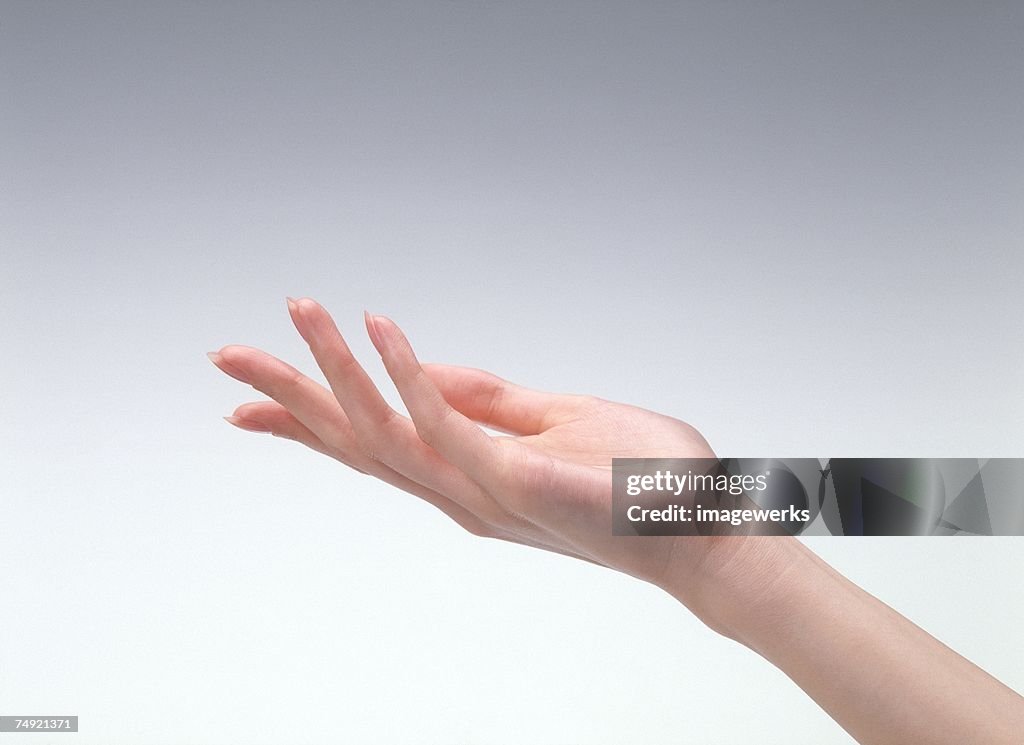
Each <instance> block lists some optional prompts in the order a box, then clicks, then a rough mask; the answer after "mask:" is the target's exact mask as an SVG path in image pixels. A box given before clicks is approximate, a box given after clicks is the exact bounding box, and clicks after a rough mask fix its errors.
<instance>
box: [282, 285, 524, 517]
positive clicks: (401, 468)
mask: <svg viewBox="0 0 1024 745" xmlns="http://www.w3.org/2000/svg"><path fill="white" fill-rule="evenodd" d="M288 309H289V312H290V313H291V316H292V320H293V322H294V323H295V328H296V329H297V330H298V332H299V333H300V334H301V335H302V337H303V338H304V339H305V340H306V342H307V343H308V344H309V348H310V350H311V351H312V353H313V356H314V357H315V358H316V361H317V364H318V365H319V366H320V369H321V370H323V373H324V376H325V377H326V378H327V381H328V383H329V384H330V386H331V390H332V391H333V393H334V395H335V398H336V399H337V401H338V403H339V404H340V405H341V407H342V409H343V410H344V412H345V415H346V416H347V418H348V421H349V422H350V424H351V426H352V430H353V432H354V433H355V436H356V438H357V439H358V441H359V442H360V443H361V446H362V448H363V450H364V452H365V453H367V455H368V457H369V458H370V459H372V460H379V461H381V462H382V463H384V464H386V465H387V466H389V467H390V468H392V469H393V470H395V471H397V472H398V473H400V474H402V475H403V476H405V477H406V478H409V479H412V480H413V481H416V482H418V483H420V484H423V485H424V486H426V487H428V488H430V489H432V490H434V491H436V492H439V493H441V494H444V495H446V496H448V497H449V498H451V499H453V500H455V501H456V502H458V503H459V504H461V505H462V506H463V507H465V508H466V509H468V510H470V511H471V512H474V513H476V514H477V515H480V517H481V518H482V519H484V520H486V521H488V522H492V523H493V522H496V521H498V520H500V519H502V518H503V517H507V515H504V514H503V512H502V510H501V509H500V507H499V506H498V505H496V504H495V503H494V502H493V500H491V499H490V498H489V497H488V496H487V495H486V494H485V493H484V492H483V490H482V489H480V486H479V484H475V483H473V481H471V479H470V478H468V477H467V475H466V474H465V473H463V472H462V471H461V470H460V469H459V468H458V464H453V463H451V462H449V461H448V460H446V459H445V458H444V457H442V456H443V454H439V453H438V451H437V450H435V449H434V448H432V447H430V445H429V444H428V443H426V442H424V440H423V439H422V438H421V437H420V436H419V435H418V434H417V428H416V427H415V426H414V424H413V422H412V421H410V420H409V419H408V418H406V417H404V416H402V415H401V414H399V413H398V412H397V411H395V410H394V409H392V408H391V406H389V405H388V403H387V401H385V400H384V397H383V396H381V394H380V391H379V390H377V386H376V385H375V384H374V382H373V381H372V380H371V379H370V376H369V375H367V374H366V371H365V370H364V369H363V368H362V366H361V365H360V364H359V362H358V361H357V360H356V359H355V357H354V356H353V355H352V351H351V350H350V349H349V347H348V344H347V343H346V342H345V339H344V338H343V337H342V335H341V332H340V331H338V327H337V325H336V324H335V323H334V319H332V318H331V316H330V314H329V313H328V312H327V311H326V310H325V309H324V308H323V306H321V305H320V304H319V303H317V302H316V301H314V300H311V299H310V298H302V299H299V300H291V299H289V302H288ZM481 434H482V433H481Z"/></svg>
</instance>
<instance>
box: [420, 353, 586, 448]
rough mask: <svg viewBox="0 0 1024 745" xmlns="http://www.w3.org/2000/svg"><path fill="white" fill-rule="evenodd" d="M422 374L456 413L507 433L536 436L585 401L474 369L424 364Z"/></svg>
mask: <svg viewBox="0 0 1024 745" xmlns="http://www.w3.org/2000/svg"><path fill="white" fill-rule="evenodd" d="M423 371H424V372H425V373H427V375H428V376H429V377H430V379H431V380H432V381H433V382H434V385H436V386H437V389H438V390H439V391H441V395H443V396H444V399H445V400H446V401H447V402H448V403H449V404H451V405H452V408H454V409H455V410H456V411H459V412H461V413H462V414H464V415H465V416H466V417H468V418H469V419H472V420H473V421H475V422H480V423H481V424H484V425H486V426H488V427H491V428H493V429H497V430H500V431H502V432H507V433H509V434H516V435H538V434H540V433H541V432H543V431H544V430H547V429H550V428H551V427H554V426H555V425H558V424H562V423H564V422H567V421H569V420H571V419H572V418H573V417H574V416H575V415H576V414H577V412H578V411H579V409H580V408H581V406H582V401H581V399H583V398H584V397H583V396H573V395H562V394H558V393H546V392H544V391H536V390H533V389H530V388H525V387H523V386H521V385H516V384H515V383H510V382H509V381H507V380H504V379H503V378H499V377H498V376H497V375H494V374H492V373H489V372H486V371H484V370H478V369H476V368H473V367H460V366H458V365H440V364H436V363H425V364H423Z"/></svg>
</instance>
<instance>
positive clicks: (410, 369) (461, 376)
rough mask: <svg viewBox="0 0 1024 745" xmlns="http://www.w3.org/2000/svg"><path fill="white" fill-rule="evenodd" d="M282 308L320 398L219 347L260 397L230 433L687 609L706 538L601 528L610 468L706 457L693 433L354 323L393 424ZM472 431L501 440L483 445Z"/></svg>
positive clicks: (317, 333) (327, 337)
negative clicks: (301, 343) (394, 403)
mask: <svg viewBox="0 0 1024 745" xmlns="http://www.w3.org/2000/svg"><path fill="white" fill-rule="evenodd" d="M288 309H289V312H290V314H291V317H292V321H293V322H294V324H295V327H296V329H298V331H299V333H300V334H301V335H302V337H303V339H305V340H306V342H307V343H308V344H309V347H310V349H311V350H312V352H313V356H314V357H315V358H316V361H317V364H318V365H319V366H320V369H321V370H322V371H323V374H324V375H325V376H326V378H327V381H328V382H329V384H330V390H328V389H326V388H324V387H323V386H321V385H320V384H318V383H316V382H315V381H313V380H311V379H310V378H308V377H306V376H305V375H303V374H302V373H301V372H299V371H298V370H296V369H295V368H293V367H291V366H290V365H287V364H285V363H284V362H282V361H280V360H278V359H276V358H274V357H272V356H270V355H268V354H266V353H265V352H262V351H260V350H258V349H253V348H251V347H243V346H236V345H232V346H227V347H224V348H223V349H221V350H220V351H219V352H216V353H212V354H211V355H210V357H211V359H212V360H213V362H214V364H216V365H217V366H218V367H219V368H220V369H221V370H223V371H224V372H226V373H227V374H228V375H231V376H232V377H235V378H237V379H238V380H241V381H242V382H245V383H249V384H251V385H252V386H253V387H254V388H256V389H257V390H259V391H262V392H263V393H265V394H266V395H268V396H270V398H272V399H273V401H265V402H255V403H247V404H243V405H241V406H239V407H238V409H236V411H235V412H234V414H233V416H231V417H228V418H227V419H228V421H229V422H231V423H232V424H234V425H236V426H238V427H240V428H242V429H245V430H250V431H258V432H271V433H273V434H275V435H278V436H281V437H287V438H289V439H293V440H297V441H299V442H302V443H303V444H305V445H307V446H308V447H311V448H313V449H314V450H317V451H319V452H322V453H324V454H326V455H329V456H331V457H333V458H336V459H337V460H339V461H341V462H343V463H345V464H347V465H349V466H351V467H352V468H355V469H357V470H359V471H362V472H364V473H366V474H369V475H371V476H374V477H376V478H379V479H381V480H383V481H386V482H388V483H389V484H392V485H394V486H397V487H398V488H400V489H404V490H405V491H407V492H409V493H411V494H414V495H416V496H417V497H420V498H422V499H425V500H426V501H428V502H430V503H431V504H433V505H434V506H436V507H438V508H439V509H441V510H443V511H444V512H445V513H446V514H448V515H449V516H450V517H451V518H452V519H453V520H455V521H456V522H457V523H458V524H459V525H461V526H462V527H464V528H465V529H466V530H468V531H469V532H471V533H473V534H475V535H479V536H487V537H492V538H500V539H502V540H507V541H513V542H516V543H522V544H525V545H528V546H534V547H537V548H543V549H547V550H550V551H555V552H557V553H561V554H567V555H569V556H574V557H577V558H581V559H585V560H587V561H591V562H595V563H598V564H602V565H605V566H608V567H611V568H614V569H618V570H621V571H623V572H626V573H628V574H631V575H633V576H636V577H639V578H641V579H644V580H647V581H650V582H653V583H655V584H658V585H661V586H663V587H666V589H670V591H671V592H673V594H676V595H677V596H678V597H680V599H682V600H683V601H684V602H686V603H687V604H688V605H690V606H691V607H692V608H694V610H698V607H699V605H700V593H699V592H698V590H699V589H700V588H699V587H698V582H697V579H698V578H699V576H701V575H699V574H698V572H697V570H698V569H699V568H701V567H702V566H703V565H704V563H705V561H706V560H707V558H708V555H709V554H710V553H711V548H712V546H713V545H715V543H714V541H713V539H705V538H701V537H686V538H677V537H671V536H664V537H643V538H639V537H624V536H619V537H615V536H613V535H612V524H611V489H612V483H611V462H612V458H627V457H633V458H655V457H680V458H681V457H693V458H701V457H714V453H713V452H712V451H711V448H710V447H709V446H708V444H707V442H706V441H705V440H704V438H703V437H701V435H700V434H699V433H698V432H697V431H696V430H695V429H694V428H693V427H691V426H690V425H688V424H686V423H684V422H681V421H679V420H677V419H672V418H670V417H666V416H662V415H660V414H656V413H653V412H650V411H646V410H644V409H639V408H636V407H634V406H626V405H623V404H617V403H612V402H610V401H604V400H602V399H599V398H595V397H593V396H581V395H560V394H553V393H543V392H540V391H535V390H530V389H528V388H523V387H521V386H518V385H515V384H513V383H509V382H508V381H505V380H502V379H501V378H499V377H497V376H495V375H492V374H490V373H486V372H483V371H481V370H476V369H472V368H466V367H455V366H450V365H429V364H428V365H421V364H420V362H419V361H418V360H417V358H416V355H415V354H414V353H413V350H412V347H411V346H410V344H409V342H408V340H407V339H406V338H405V335H404V334H403V333H402V331H401V330H400V329H399V328H398V326H396V325H395V323H394V322H392V321H391V320H389V319H387V318H384V317H383V316H371V315H369V314H367V315H366V317H365V323H366V329H367V332H368V334H369V336H370V339H371V341H372V342H373V345H374V347H376V349H377V351H378V352H379V353H380V355H381V358H382V359H383V361H384V366H385V368H386V369H387V372H388V374H389V375H390V376H391V379H392V380H393V381H394V383H395V386H396V387H397V389H398V392H399V394H400V395H401V397H402V400H403V401H404V402H405V405H406V408H407V409H408V411H409V417H406V416H404V415H402V414H400V413H398V412H397V411H395V410H394V409H392V408H391V407H390V406H389V405H388V404H387V402H386V401H385V400H384V398H383V397H382V396H381V394H380V392H379V391H378V390H377V387H376V386H375V385H374V384H373V382H372V381H371V380H370V378H369V376H368V375H367V374H366V372H365V371H364V370H363V368H362V367H361V366H360V364H359V363H358V362H357V361H356V359H355V358H354V357H353V356H352V353H351V352H350V351H349V347H348V345H347V344H346V343H345V340H344V339H343V338H342V336H341V333H340V332H339V331H338V328H337V326H336V325H335V324H334V321H333V320H332V319H331V316H330V315H329V314H328V313H327V311H326V310H324V308H323V307H321V306H320V305H319V304H318V303H316V302H315V301H313V300H310V299H301V300H291V299H289V301H288ZM481 424H482V425H486V426H487V427H489V428H491V429H493V430H497V431H501V432H504V433H507V434H506V435H499V436H492V435H489V434H488V433H487V432H486V431H485V430H484V429H482V428H481V427H480V425H481ZM669 584H671V588H669V587H668V585H669Z"/></svg>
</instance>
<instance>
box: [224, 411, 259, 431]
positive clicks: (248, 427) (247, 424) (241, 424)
mask: <svg viewBox="0 0 1024 745" xmlns="http://www.w3.org/2000/svg"><path fill="white" fill-rule="evenodd" d="M224 421H225V422H227V423H228V424H231V425H233V426H235V427H237V428H238V429H243V430H245V431H246V432H260V433H263V432H270V431H271V430H270V427H268V426H267V425H265V424H263V423H262V422H257V421H255V420H253V419H243V418H242V417H240V416H236V415H231V416H226V417H224Z"/></svg>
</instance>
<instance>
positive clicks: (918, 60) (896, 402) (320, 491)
mask: <svg viewBox="0 0 1024 745" xmlns="http://www.w3.org/2000/svg"><path fill="white" fill-rule="evenodd" d="M1022 48H1024V4H1021V3H1016V2H1014V3H1009V2H1007V3H986V2H980V3H976V2H970V3H968V2H964V3H899V4H892V3H873V4H864V3H820V2H806V3H780V2H771V3H769V2H758V3H753V2H751V3H737V2H723V3H689V4H667V3H664V4H663V3H641V4H637V3H617V4H607V3H568V2H561V3H543V2H537V3H522V2H515V3H511V2H510V3H498V2H486V3H485V2H435V3H429V4H428V3H404V4H394V3H380V2H374V3H370V2H365V3H347V4H346V3H327V2H323V3H294V2H289V3H285V2H281V3H276V4H270V3H225V2H222V3H202V2H176V3H164V4H155V3H148V4H147V3H128V2H124V3H95V2H94V3H72V2H68V3H41V2H21V3H12V2H3V3H0V189H2V200H0V293H2V294H0V311H2V317H3V323H2V325H0V350H2V360H3V361H2V363H0V376H2V377H0V389H2V393H0V401H2V422H3V427H2V428H0V500H2V504H0V506H2V516H3V517H2V523H0V598H2V605H0V709H2V711H0V713H4V714H78V715H80V716H81V729H82V732H81V733H80V734H79V735H71V736H68V735H65V736H62V737H61V738H52V739H54V740H55V741H58V742H67V741H68V740H69V739H70V738H74V739H75V741H77V742H79V743H101V742H102V743H136V742H150V743H172V742H174V743H180V742H248V743H269V742H280V741H284V740H287V741H289V742H297V743H303V742H311V743H312V742H325V741H328V740H332V741H342V742H363V743H402V742H419V743H453V742H460V743H522V742H533V743H551V744H555V743H621V742H634V741H643V742H646V743H676V742H684V741H686V742H713V743H736V742H746V741H751V740H756V741H759V742H768V743H787V744H788V743H797V742H805V743H811V742H813V743H824V742H827V743H843V742H849V741H850V739H849V738H848V737H847V736H846V735H845V734H844V733H842V731H841V730H839V728H838V727H837V726H836V725H834V724H833V723H832V722H831V720H830V719H829V718H828V717H827V716H826V715H825V714H824V713H822V712H821V711H820V710H818V708H817V707H816V706H815V705H814V704H813V703H812V702H811V701H810V700H809V699H807V698H806V697H805V696H804V695H803V694H802V693H801V692H800V691H799V689H797V688H796V687H795V686H794V685H793V684H792V683H791V682H790V681H789V680H788V679H787V678H786V677H785V676H784V675H782V674H781V673H779V672H778V671H776V670H774V669H773V668H771V667H770V666H769V665H768V664H767V663H765V662H763V661H762V660H761V659H760V658H758V657H756V656H755V655H754V654H752V653H750V652H748V651H747V650H745V649H743V648H741V647H739V646H738V645H736V644H733V643H731V642H728V641H726V640H725V639H722V638H720V637H717V636H715V635H714V634H712V633H711V632H710V631H708V630H706V629H705V628H704V627H703V626H702V625H701V624H700V622H698V621H696V620H695V619H694V618H693V617H692V616H690V615H689V614H688V613H687V612H686V610H685V609H684V608H682V607H681V606H678V605H677V604H675V603H674V602H673V601H672V600H671V599H670V598H669V597H668V596H667V595H664V594H662V593H660V592H659V591H657V590H655V589H654V588H651V587H649V586H645V585H642V584H640V583H638V582H636V581H634V580H632V579H629V578H627V577H624V576H620V575H616V574H614V573H612V572H610V571H602V570H600V569H597V568H595V567H592V566H589V565H585V564H583V563H579V562H573V561H570V560H567V559H564V558H562V557H559V556H554V555H546V554H542V553H539V552H536V551H532V550H528V549H523V548H520V547H516V546H510V545H505V544H499V543H497V542H493V541H482V540H480V539H474V538H472V537H471V536H469V535H468V534H464V533H463V532H461V531H460V529H458V528H457V527H456V526H455V525H454V524H453V523H450V522H448V521H447V519H446V518H444V517H443V516H442V515H441V514H440V513H436V512H434V511H433V510H432V508H430V507H429V506H427V505H425V504H422V503H419V502H417V501H416V500H415V499H414V498H412V497H409V496H407V495H405V494H403V493H401V492H397V491H394V490H392V489H391V488H388V487H385V486H383V485H380V484H377V483H375V482H373V481H369V480H367V479H365V478H362V477H360V476H359V475H358V474H354V473H353V472H351V471H349V470H348V469H346V468H344V467H342V466H341V465H339V464H336V463H333V462H331V461H328V460H327V459H325V458H323V457H321V456H318V455H316V454H314V453H311V452H308V451H305V450H303V449H302V448H301V447H300V446H298V445H295V444H293V443H290V442H284V441H278V440H275V439H272V438H266V437H260V436H255V435H246V434H245V433H241V432H238V431H235V430H233V429H232V428H231V427H229V426H228V425H227V424H225V423H224V422H223V421H221V419H220V416H222V415H225V414H229V413H230V412H231V410H232V409H233V407H234V406H235V404H236V403H239V402H241V401H244V400H247V399H248V398H249V397H251V396H247V389H246V388H244V387H243V386H240V385H239V384H237V383H235V382H234V381H231V380H229V379H227V378H226V377H224V376H223V375H222V374H221V373H219V372H218V371H216V370H215V369H214V368H213V367H212V366H211V365H210V364H209V362H208V361H207V360H206V358H205V357H204V352H206V351H207V350H209V349H216V348H218V347H220V346H221V345H223V344H226V343H230V342H240V343H250V344H254V345H258V346H262V347H264V348H266V349H267V350H268V351H271V352H273V353H276V354H279V355H280V356H282V357H284V358H285V359H287V360H290V361H292V362H296V363H298V364H300V365H302V366H304V367H305V368H307V369H311V368H312V365H311V364H310V360H309V355H308V351H307V350H306V349H305V348H304V346H303V344H302V343H301V340H299V339H298V337H297V335H296V334H295V333H294V331H293V330H292V328H291V326H290V323H289V320H288V317H287V314H286V312H285V306H284V296H285V295H312V296H314V297H317V298H318V299H320V300H321V301H322V302H324V303H325V304H326V305H327V306H328V307H329V308H330V309H331V310H332V311H333V312H334V313H335V314H336V317H337V318H338V320H339V323H340V324H341V326H342V329H343V331H346V332H349V333H350V335H351V337H352V344H353V347H354V349H355V351H356V352H357V354H359V355H361V356H362V357H363V358H364V359H365V360H366V361H367V364H368V366H369V369H370V370H371V372H372V374H373V375H374V376H375V377H376V378H377V379H378V380H381V381H382V382H385V379H384V376H383V374H382V371H381V368H380V365H379V360H378V358H377V357H376V355H375V354H373V353H372V349H371V347H370V345H369V343H368V341H367V340H366V339H365V335H364V333H363V331H362V322H361V317H360V314H361V311H362V309H363V308H364V307H365V308H368V309H369V310H370V311H372V312H379V313H386V314H389V315H391V316H392V317H394V318H395V319H396V320H397V321H398V322H399V323H400V324H402V325H403V326H404V327H405V329H406V330H407V332H408V334H409V335H410V337H411V339H412V341H413V343H414V344H415V345H416V346H417V348H418V350H419V351H420V353H421V356H422V357H424V358H425V359H429V360H434V361H448V362H456V363H464V364H471V365H475V366H479V367H484V368H488V369H492V370H494V371H496V372H498V373H500V374H502V375H504V376H505V377H508V378H510V379H513V380H516V381H519V382H523V383H525V384H528V385H533V386H537V387H542V388H548V389H553V390H565V391H580V392H589V393H594V394H597V395H601V396H604V397H607V398H612V399H618V400H624V401H628V402H631V403H636V404H639V405H642V406H646V407H649V408H653V409H656V410H658V411H663V412H666V413H671V414H673V415H675V416H679V417H681V418H683V419H686V420H688V421H690V422H692V423H694V424H695V425H696V426H698V427H699V428H700V429H701V430H702V431H703V432H704V433H705V434H706V435H707V437H708V439H709V440H710V442H711V443H712V445H713V446H714V447H715V448H716V450H717V451H718V452H719V453H721V454H723V455H732V456H741V455H742V456H751V457H755V456H980V457H988V456H1022V455H1024V404H1022V401H1024V398H1022V396H1021V393H1022V382H1021V371H1022V369H1024V352H1022V345H1021V342H1020V337H1021V329H1020V319H1021V317H1022V315H1024V299H1022V298H1024V296H1022V294H1021V284H1022V279H1024V256H1022V253H1021V247H1022V246H1021V236H1022V235H1024V209H1022V208H1021V206H1022V204H1024V175H1022V174H1024V148H1022V144H1024V143H1022V141H1024V138H1022V135H1021V133H1022V132H1024V104H1022V94H1021V91H1022V90H1024V56H1022V54H1021V49H1022ZM249 393H250V394H251V391H250V392H249ZM387 395H388V396H390V397H391V398H392V400H396V397H394V396H393V394H392V393H391V392H390V389H389V392H388V394H387ZM809 543H811V545H812V546H813V548H814V549H815V550H817V551H818V552H820V554H821V555H822V556H823V557H824V558H826V559H827V560H828V561H830V562H831V563H833V564H834V565H835V566H836V567H838V568H839V569H840V570H841V571H843V572H844V573H846V574H847V575H848V576H850V577H851V578H852V579H853V580H855V581H857V582H859V583H861V584H862V585H863V586H864V587H866V588H867V589H868V590H869V591H871V592H873V593H875V594H876V595H878V596H879V597H881V598H882V599H883V600H885V601H886V602H888V603H890V604H892V605H893V606H894V607H896V608H897V609H898V610H900V611H901V612H903V613H905V614H907V615H908V616H909V617H910V618H911V619H913V620H914V621H916V622H918V623H919V624H921V625H922V626H923V627H924V628H926V629H927V630H929V631H930V632H931V633H933V634H935V635H936V636H938V637H939V638H940V639H942V640H943V641H945V642H946V643H948V644H950V645H951V646H953V647H954V648H956V649H957V650H959V651H960V652H962V653H964V654H965V655H966V656H968V657H969V658H971V659H972V660H974V661H976V662H977V663H979V664H980V665H982V666H983V667H984V668H986V669H987V670H989V671H991V672H992V673H993V674H995V675H996V676H997V677H999V678H1001V679H1002V680H1003V681H1005V682H1006V683H1007V684H1009V685H1011V686H1013V687H1015V688H1016V689H1017V690H1022V689H1024V652H1022V649H1021V645H1020V629H1021V628H1022V627H1024V596H1022V593H1021V592H1020V572H1019V567H1020V566H1021V559H1022V556H1024V546H1022V544H1021V543H1020V541H1019V540H1013V539H945V540H940V539H885V540H855V539H823V540H809ZM46 739H47V738H46V737H45V736H38V735H37V736H35V737H34V738H33V741H34V742H42V741H44V740H46Z"/></svg>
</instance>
